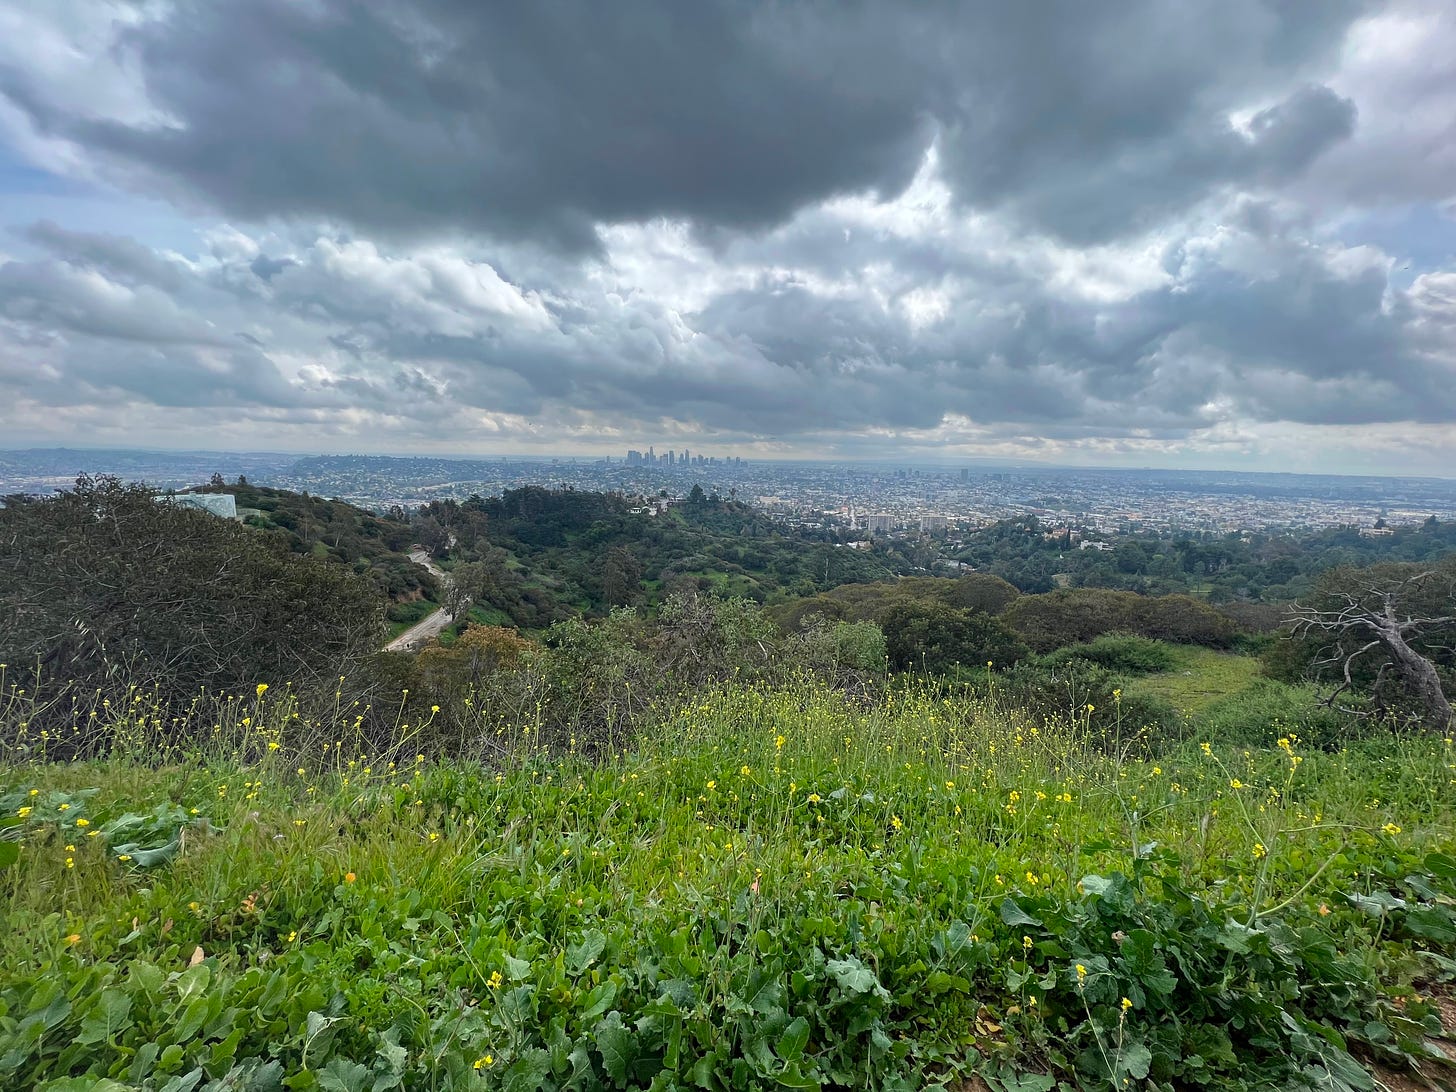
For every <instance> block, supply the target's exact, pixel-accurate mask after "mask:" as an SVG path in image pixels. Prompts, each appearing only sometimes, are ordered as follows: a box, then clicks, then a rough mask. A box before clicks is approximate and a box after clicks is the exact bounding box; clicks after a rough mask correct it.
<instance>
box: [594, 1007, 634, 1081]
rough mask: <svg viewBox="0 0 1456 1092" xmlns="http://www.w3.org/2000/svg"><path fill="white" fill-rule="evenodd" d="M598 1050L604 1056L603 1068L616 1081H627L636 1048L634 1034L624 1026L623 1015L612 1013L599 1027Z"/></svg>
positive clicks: (597, 1032)
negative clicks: (628, 1069)
mask: <svg viewBox="0 0 1456 1092" xmlns="http://www.w3.org/2000/svg"><path fill="white" fill-rule="evenodd" d="M595 1038H596V1044H597V1050H598V1051H600V1052H601V1055H602V1068H603V1069H605V1070H606V1071H607V1076H609V1077H611V1078H612V1080H614V1081H618V1082H621V1081H625V1080H626V1079H627V1067H628V1066H630V1065H631V1064H632V1057H633V1053H634V1050H635V1046H636V1040H635V1039H634V1037H633V1035H632V1032H631V1031H630V1030H629V1029H627V1028H624V1027H623V1026H622V1016H621V1013H617V1012H612V1013H608V1014H607V1018H606V1019H605V1020H603V1021H602V1022H601V1023H600V1024H598V1025H597V1030H596V1036H595Z"/></svg>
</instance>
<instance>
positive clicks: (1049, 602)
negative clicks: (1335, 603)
mask: <svg viewBox="0 0 1456 1092" xmlns="http://www.w3.org/2000/svg"><path fill="white" fill-rule="evenodd" d="M1001 618H1002V619H1003V620H1004V621H1005V622H1006V624H1007V625H1008V626H1010V627H1011V628H1012V629H1013V630H1014V631H1015V632H1016V633H1017V634H1018V635H1019V636H1020V637H1021V639H1022V640H1023V641H1025V642H1026V643H1027V644H1028V645H1030V646H1031V649H1032V651H1033V652H1041V653H1045V652H1051V651H1052V650H1053V649H1057V648H1061V647H1063V646H1065V645H1070V644H1077V643H1079V642H1086V641H1091V640H1092V639H1093V638H1095V637H1100V636H1102V635H1103V634H1107V633H1131V634H1137V635H1139V636H1142V637H1149V638H1152V639H1154V640H1159V641H1170V642H1172V643H1174V644H1187V645H1207V646H1209V647H1211V648H1227V647H1228V646H1229V645H1230V644H1231V643H1232V642H1233V640H1234V637H1235V635H1236V634H1237V632H1238V628H1237V627H1236V626H1235V625H1234V623H1233V621H1232V620H1231V619H1229V618H1226V617H1224V616H1223V615H1222V614H1220V613H1219V612H1218V611H1216V610H1214V609H1213V608H1212V607H1210V606H1209V605H1208V604H1207V603H1204V602H1202V601H1201V600H1198V599H1193V598H1190V597H1189V596H1186V595H1164V596H1157V597H1150V596H1143V595H1137V594H1135V593H1133V592H1120V591H1106V590H1103V589H1100V588H1070V589H1063V590H1061V591H1054V592H1049V593H1047V594H1045V595H1024V596H1022V597H1021V598H1020V599H1018V600H1016V601H1015V602H1014V603H1012V604H1011V605H1010V606H1009V607H1007V608H1006V611H1005V613H1003V614H1002V615H1001Z"/></svg>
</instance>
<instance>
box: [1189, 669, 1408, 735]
mask: <svg viewBox="0 0 1456 1092" xmlns="http://www.w3.org/2000/svg"><path fill="white" fill-rule="evenodd" d="M1190 730H1191V732H1192V733H1193V734H1194V735H1196V736H1197V737H1198V738H1199V739H1203V740H1209V741H1211V742H1217V743H1229V744H1238V745H1241V746H1260V747H1267V746H1269V745H1271V744H1273V743H1275V742H1276V741H1277V740H1279V739H1281V738H1285V737H1289V736H1297V737H1298V738H1299V740H1300V743H1301V745H1303V746H1308V747H1314V748H1318V749H1320V750H1326V751H1332V750H1336V749H1338V748H1339V747H1340V746H1341V745H1343V744H1344V743H1347V742H1349V741H1350V740H1352V739H1356V738H1359V737H1361V736H1367V735H1371V734H1378V733H1382V732H1384V731H1385V729H1384V728H1382V727H1380V726H1379V725H1378V723H1377V722H1374V721H1371V720H1368V719H1362V718H1360V717H1357V716H1353V715H1351V714H1349V713H1343V712H1341V711H1340V710H1338V709H1332V708H1331V707H1330V706H1328V705H1326V704H1325V703H1324V702H1323V701H1321V700H1320V697H1319V694H1318V693H1317V691H1316V690H1315V688H1314V687H1311V686H1287V685H1285V684H1284V683H1281V682H1277V681H1275V680H1274V679H1259V680H1258V681H1256V682H1255V683H1254V684H1253V685H1252V686H1250V687H1248V688H1247V689H1245V690H1242V691H1240V692H1239V693H1237V694H1230V695H1229V696H1228V697H1225V698H1220V699H1219V700H1218V701H1216V702H1214V703H1213V704H1212V705H1210V706H1208V707H1207V708H1206V709H1203V710H1202V711H1201V712H1199V713H1198V714H1197V715H1195V716H1194V717H1193V718H1192V721H1191V723H1190Z"/></svg>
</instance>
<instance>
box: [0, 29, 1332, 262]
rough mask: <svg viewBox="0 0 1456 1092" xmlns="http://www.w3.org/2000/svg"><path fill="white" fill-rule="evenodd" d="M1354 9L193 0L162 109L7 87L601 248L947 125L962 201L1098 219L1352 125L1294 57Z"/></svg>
mask: <svg viewBox="0 0 1456 1092" xmlns="http://www.w3.org/2000/svg"><path fill="white" fill-rule="evenodd" d="M1357 11H1358V8H1357V7H1356V6H1355V5H1353V4H1350V3H1345V2H1339V3H1336V2H1319V3H1294V4H1289V3H1282V2H1275V0H1203V2H1199V3H1193V4H1180V5H1169V4H1166V3H1164V2H1163V0H1138V2H1129V3H1122V4H1116V5H1108V4H1087V3H1083V2H1081V0H1044V2H1039V3H1025V4H1004V3H984V4H951V3H946V4H939V5H916V6H908V5H899V4H889V3H867V4H857V5H847V6H846V5H839V4H829V3H817V4H816V3H807V4H801V5H754V4H746V3H736V2H731V0H721V2H710V0H699V2H694V3H691V4H673V3H668V4H659V5H645V4H628V5H620V4H598V3H586V2H583V3H567V2H547V3H539V4H480V3H476V2H474V0H414V2H410V3H404V2H395V3H379V4H372V5H363V4H355V3H350V2H346V0H314V2H311V3H306V4H301V3H297V2H296V0H247V2H238V3H224V4H218V3H212V2H202V0H184V2H182V3H180V4H178V5H177V7H176V8H175V10H172V11H170V12H169V13H168V14H167V15H165V16H164V17H163V18H160V19H157V20H154V21H150V22H144V23H141V24H139V25H138V26H136V27H134V28H133V29H131V30H130V31H129V32H128V33H127V35H126V36H125V37H124V39H123V42H122V44H121V46H120V47H119V48H120V49H122V50H123V51H125V52H127V53H128V55H133V56H134V57H135V58H136V64H137V65H138V67H139V69H140V71H141V73H142V75H143V77H144V79H145V84H146V88H147V92H148V95H149V97H150V99H151V102H152V104H153V106H154V107H155V109H157V110H159V111H161V112H162V114H163V115H164V116H165V120H164V121H157V120H155V119H153V120H149V121H146V122H142V121H137V120H134V119H133V120H127V121H121V120H116V119H104V118H93V117H81V116H78V115H76V114H75V113H74V112H72V111H70V110H67V109H66V108H64V107H63V106H60V105H58V104H57V103H56V102H54V101H51V100H50V99H48V98H47V97H46V96H45V94H44V93H43V92H42V90H40V89H39V87H38V86H37V85H36V83H35V81H33V80H28V79H27V78H26V76H25V74H24V73H21V72H16V71H10V72H0V92H4V93H7V94H8V95H9V97H10V98H11V100H12V101H13V102H14V103H16V104H17V105H19V106H20V107H21V108H22V109H23V110H25V111H26V112H27V113H28V114H29V115H30V116H31V117H32V119H33V120H34V122H35V123H36V124H37V125H38V126H39V127H40V128H41V129H43V130H44V131H46V132H50V133H53V134H58V135H61V136H63V137H66V138H69V139H71V140H73V141H76V142H79V143H80V144H81V145H83V146H84V147H85V148H87V149H88V150H89V151H90V152H91V153H93V154H100V155H102V156H104V157H105V158H106V159H107V160H108V161H109V162H110V163H111V164H112V166H113V168H114V169H116V170H117V171H119V172H121V175H122V176H123V177H126V178H129V179H130V180H131V181H132V183H133V184H135V185H137V186H141V187H146V188H151V189H157V188H160V189H161V190H162V191H164V192H169V193H171V194H172V195H173V196H174V197H176V198H177V199H178V200H180V201H183V202H195V201H199V200H200V201H202V202H205V203H209V204H212V205H215V206H216V207H218V208H220V209H222V210H223V211H225V212H227V213H228V214H231V215H237V216H243V217H248V218H254V219H265V218H268V217H273V216H294V217H302V218H324V219H330V220H335V221H347V222H350V223H353V224H355V225H357V226H359V227H361V228H362V229H365V230H371V231H374V232H384V233H387V234H394V235H396V236H399V235H420V234H423V235H430V236H434V237H441V236H446V235H450V236H453V235H455V234H457V233H458V232H459V231H461V230H462V229H464V230H469V231H473V232H477V233H484V234H487V235H491V236H495V237H509V238H526V239H532V240H535V241H538V242H546V243H548V244H555V245H558V246H563V247H566V248H568V249H572V248H574V249H582V248H588V249H589V248H591V247H593V246H594V245H595V243H596V236H595V231H596V226H597V225H598V224H600V223H621V222H640V221H645V220H648V219H651V218H654V217H659V216H667V217H673V218H681V219H685V220H689V221H691V222H694V223H695V224H698V225H700V226H702V227H703V228H705V229H712V228H722V227H728V228H735V229H738V228H761V227H763V226H765V225H769V224H775V223H780V222H783V221H784V220H785V219H787V218H788V217H789V216H790V215H791V214H792V213H793V212H794V211H795V210H796V209H799V208H803V207H806V206H808V205H811V204H813V203H815V202H817V201H820V200H822V199H824V198H826V197H828V196H831V195H834V194H839V193H847V192H867V191H873V192H876V193H879V194H881V195H887V196H888V195H894V194H896V193H898V192H899V191H901V190H902V189H903V188H904V186H905V185H906V184H907V182H908V181H909V180H910V178H911V177H912V175H913V174H914V172H915V171H916V169H917V168H918V166H919V165H920V163H921V162H922V159H923V157H924V155H925V153H926V151H927V149H928V148H929V147H930V146H931V144H932V142H933V141H936V140H937V138H938V140H939V144H940V147H941V157H942V168H943V171H944V173H945V176H946V178H947V180H948V181H949V183H950V184H951V185H952V187H953V188H954V190H955V192H956V194H957V196H958V198H959V199H960V200H962V201H963V202H965V203H967V204H969V205H972V206H976V207H985V208H997V209H1002V210H1005V211H1006V212H1008V213H1011V214H1013V215H1015V216H1016V217H1018V218H1020V219H1021V220H1023V221H1024V222H1025V223H1026V224H1028V225H1029V226H1031V227H1033V228H1035V229H1038V230H1046V231H1051V232H1054V233H1056V234H1059V235H1061V236H1064V237H1067V238H1073V239H1092V238H1107V237H1113V236H1116V235H1119V234H1121V233H1124V232H1127V231H1130V230H1137V229H1140V228H1144V227H1146V226H1149V225H1150V224H1152V223H1156V222H1159V221H1160V220H1162V219H1163V218H1165V217H1167V216H1168V215H1171V214H1173V213H1175V212H1177V211H1178V210H1180V209H1183V208H1186V207H1188V206H1189V205H1190V204H1192V203H1194V202H1197V201H1199V200H1200V199H1202V198H1203V197H1205V196H1206V195H1208V194H1209V193H1210V192H1213V191H1215V190H1217V189H1218V188H1219V187H1221V186H1224V185H1227V184H1231V183H1251V184H1252V183H1259V182H1261V181H1269V180H1279V179H1284V178H1287V177H1289V176H1291V175H1293V174H1296V173H1298V172H1299V171H1301V170H1302V169H1303V168H1305V167H1306V166H1307V165H1308V164H1309V163H1310V162H1312V161H1313V160H1314V159H1315V158H1316V157H1318V156H1319V155H1320V154H1321V153H1322V152H1324V151H1325V150H1327V149H1328V148H1329V147H1331V146H1332V145H1334V144H1337V143H1338V142H1339V141H1340V140H1341V139H1343V138H1344V137H1345V136H1347V135H1348V134H1349V133H1350V131H1351V128H1352V125H1353V124H1354V116H1355V114H1354V109H1353V107H1352V106H1351V104H1350V103H1349V102H1348V101H1346V100H1344V99H1341V98H1340V97H1339V96H1337V95H1336V94H1334V93H1333V92H1331V91H1330V90H1328V89H1327V88H1325V87H1322V86H1319V85H1317V84H1309V83H1308V82H1307V80H1306V79H1305V77H1304V76H1303V73H1304V72H1305V70H1306V69H1307V68H1309V67H1310V66H1313V65H1317V64H1319V63H1321V62H1323V61H1325V60H1327V59H1328V58H1329V57H1330V55H1331V53H1332V50H1333V49H1334V47H1335V46H1336V45H1337V44H1338V42H1339V40H1340V37H1341V35H1342V33H1343V32H1344V30H1345V28H1346V27H1347V26H1348V25H1349V23H1350V21H1351V19H1352V17H1353V16H1354V15H1355V14H1356V13H1357ZM1243 109H1247V110H1254V111H1255V114H1254V117H1253V121H1252V122H1251V123H1250V124H1249V125H1248V126H1246V127H1245V128H1244V129H1242V130H1240V129H1238V128H1236V127H1235V126H1234V125H1233V123H1232V122H1231V121H1230V116H1231V113H1232V112H1235V111H1238V110H1243Z"/></svg>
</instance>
